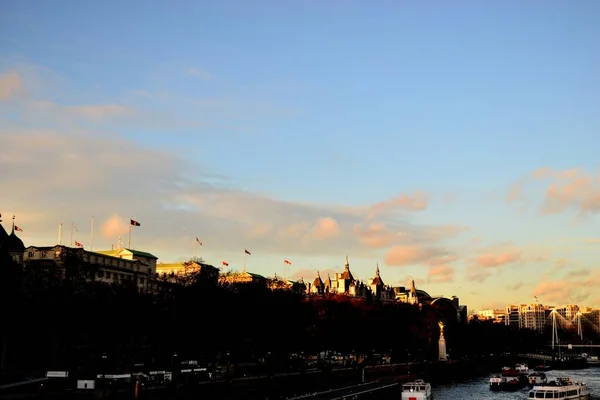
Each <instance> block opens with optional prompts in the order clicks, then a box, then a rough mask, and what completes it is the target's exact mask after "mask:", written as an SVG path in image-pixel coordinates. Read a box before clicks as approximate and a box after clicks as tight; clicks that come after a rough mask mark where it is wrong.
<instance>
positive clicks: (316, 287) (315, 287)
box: [310, 271, 325, 294]
mask: <svg viewBox="0 0 600 400" xmlns="http://www.w3.org/2000/svg"><path fill="white" fill-rule="evenodd" d="M310 291H311V293H314V294H324V293H325V284H324V283H323V280H322V279H321V274H320V273H319V271H317V277H316V278H315V280H314V282H313V284H312V287H311V288H310Z"/></svg>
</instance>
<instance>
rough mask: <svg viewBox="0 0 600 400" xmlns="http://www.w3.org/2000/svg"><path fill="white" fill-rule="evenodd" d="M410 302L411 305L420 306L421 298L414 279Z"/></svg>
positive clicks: (409, 293) (411, 286) (409, 297)
mask: <svg viewBox="0 0 600 400" xmlns="http://www.w3.org/2000/svg"><path fill="white" fill-rule="evenodd" d="M408 302H409V303H410V304H419V296H418V294H417V287H416V286H415V280H414V279H413V280H412V281H411V283H410V291H409V292H408Z"/></svg>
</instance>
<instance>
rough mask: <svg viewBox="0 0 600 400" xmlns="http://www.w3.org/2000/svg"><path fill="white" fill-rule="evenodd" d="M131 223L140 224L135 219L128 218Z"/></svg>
mask: <svg viewBox="0 0 600 400" xmlns="http://www.w3.org/2000/svg"><path fill="white" fill-rule="evenodd" d="M129 221H130V223H131V225H133V226H141V225H140V223H139V222H138V221H136V220H135V219H129Z"/></svg>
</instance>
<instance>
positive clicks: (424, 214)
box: [0, 0, 600, 309]
mask: <svg viewBox="0 0 600 400" xmlns="http://www.w3.org/2000/svg"><path fill="white" fill-rule="evenodd" d="M0 8H1V9H2V10H1V12H0V187H1V190H0V213H2V219H3V225H4V227H5V228H6V229H7V230H8V229H10V224H11V219H12V215H13V214H14V215H16V224H17V225H18V226H20V227H21V228H22V229H23V232H20V236H21V237H22V238H23V240H24V242H25V244H26V245H39V246H42V245H54V244H56V243H57V242H58V237H57V234H58V225H59V223H60V222H62V223H63V243H67V244H68V243H69V241H70V234H71V229H70V226H71V223H72V222H73V223H74V224H75V226H76V227H77V228H78V230H79V232H75V233H74V237H75V240H77V241H79V242H82V243H83V244H84V246H85V248H89V243H90V222H91V217H92V216H94V220H95V228H96V229H95V233H94V249H97V250H100V249H107V248H108V249H110V247H111V245H112V244H116V243H117V238H118V236H119V235H122V239H123V242H125V243H126V242H127V232H128V229H129V226H128V223H129V218H133V219H135V220H137V221H139V222H140V223H141V226H140V227H134V228H133V237H132V246H133V247H134V248H136V249H139V250H144V251H149V252H151V253H153V254H155V255H156V256H157V257H159V261H163V262H172V261H180V260H184V259H186V258H189V257H191V256H192V255H193V253H194V243H195V237H196V236H197V237H199V238H200V240H201V241H202V242H203V244H204V245H203V246H202V247H201V248H199V249H198V255H200V256H202V257H203V258H205V260H206V261H207V262H209V263H212V264H213V265H219V266H220V265H221V262H222V261H227V262H229V266H230V268H233V269H237V270H240V269H242V267H243V260H244V249H248V250H249V251H250V252H252V255H251V256H248V259H247V263H248V270H250V271H253V272H257V273H260V274H264V275H272V274H274V273H277V274H279V275H283V274H286V275H287V276H289V277H292V276H294V277H296V278H297V277H304V278H305V280H311V281H312V280H313V279H314V276H315V274H316V271H317V270H319V271H321V274H322V275H323V274H326V273H327V272H330V273H332V274H333V273H334V272H335V271H340V272H341V270H342V269H343V264H344V260H345V256H346V255H348V256H349V258H350V264H351V269H352V271H353V273H354V274H355V276H357V277H359V278H361V279H363V280H365V281H366V280H367V279H368V278H370V277H373V276H374V274H375V267H376V264H377V263H379V266H380V269H381V275H382V278H383V280H384V282H385V283H388V284H394V285H405V284H407V282H408V281H409V280H410V279H415V281H416V282H417V286H418V287H420V288H422V289H423V290H425V291H427V292H429V293H430V294H432V295H446V296H450V295H456V296H459V297H460V299H461V303H463V304H466V305H467V306H468V307H469V309H479V308H488V307H494V306H495V307H504V306H505V305H506V304H507V303H533V302H535V300H534V296H537V297H538V299H539V300H540V302H542V303H544V304H552V305H559V304H567V303H569V302H571V301H572V302H574V303H577V304H580V305H587V306H594V305H596V306H600V290H598V287H600V268H598V260H599V256H600V218H599V214H600V169H599V166H600V165H599V162H600V50H599V48H598V38H600V24H598V21H599V20H600V2H598V1H596V0H589V1H587V0H580V1H576V2H559V1H536V0H532V1H527V2H523V1H497V2H482V1H458V2H421V1H384V0H382V1H374V2H364V1H344V2H342V1H313V0H307V1H301V2H291V1H275V0H273V1H261V0H257V1H242V0H240V1H212V2H210V1H179V2H166V1H141V0H140V1H127V2H122V1H112V0H111V1H104V2H90V1H80V0H78V1H75V0H73V1H63V0H58V1H53V2H50V1H41V2H40V1H31V0H18V1H16V0H15V1H9V0H5V1H3V2H2V5H1V6H0ZM284 259H288V260H290V261H291V262H292V265H291V266H288V267H287V268H286V269H285V270H284V263H283V260H284Z"/></svg>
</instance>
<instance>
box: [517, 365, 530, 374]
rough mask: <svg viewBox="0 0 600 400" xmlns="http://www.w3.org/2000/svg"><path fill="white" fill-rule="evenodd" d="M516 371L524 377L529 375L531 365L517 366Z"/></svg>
mask: <svg viewBox="0 0 600 400" xmlns="http://www.w3.org/2000/svg"><path fill="white" fill-rule="evenodd" d="M515 370H517V373H518V374H521V375H524V374H528V373H529V365H527V364H517V365H515Z"/></svg>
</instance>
